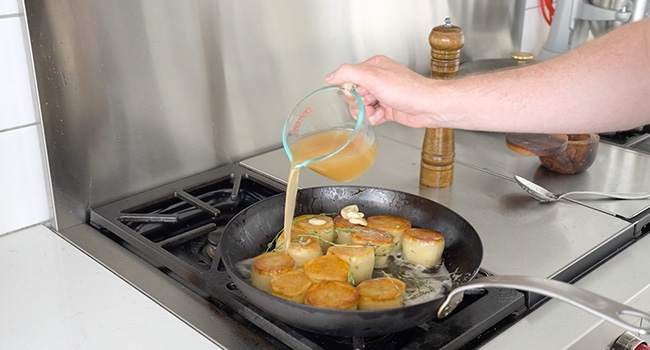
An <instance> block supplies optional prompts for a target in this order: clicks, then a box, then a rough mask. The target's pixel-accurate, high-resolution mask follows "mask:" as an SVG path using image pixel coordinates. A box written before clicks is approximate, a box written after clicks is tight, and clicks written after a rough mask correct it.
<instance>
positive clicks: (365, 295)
mask: <svg viewBox="0 0 650 350" xmlns="http://www.w3.org/2000/svg"><path fill="white" fill-rule="evenodd" d="M405 290H406V284H404V282H402V281H400V280H398V279H396V278H389V277H380V278H374V279H370V280H367V281H364V282H362V283H361V284H359V285H358V286H357V291H358V292H359V302H358V308H359V310H378V309H391V308H396V307H400V306H403V305H404V291H405Z"/></svg>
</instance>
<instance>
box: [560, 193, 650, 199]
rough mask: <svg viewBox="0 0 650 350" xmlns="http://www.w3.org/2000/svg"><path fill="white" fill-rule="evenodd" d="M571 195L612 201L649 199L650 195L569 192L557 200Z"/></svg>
mask: <svg viewBox="0 0 650 350" xmlns="http://www.w3.org/2000/svg"><path fill="white" fill-rule="evenodd" d="M572 194H583V195H584V194H586V195H593V196H602V197H609V198H614V199H647V198H650V194H648V193H646V192H633V193H622V192H598V191H571V192H566V193H563V194H562V195H561V196H559V198H564V197H566V196H569V195H572Z"/></svg>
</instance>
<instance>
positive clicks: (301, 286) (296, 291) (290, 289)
mask: <svg viewBox="0 0 650 350" xmlns="http://www.w3.org/2000/svg"><path fill="white" fill-rule="evenodd" d="M312 284H314V283H313V282H312V281H311V280H310V279H309V277H307V275H305V273H304V272H302V271H296V270H294V271H289V272H287V273H283V274H281V275H279V276H276V277H274V278H273V279H272V280H271V294H273V295H275V296H276V297H279V298H282V299H286V300H290V301H293V302H295V303H300V304H303V303H304V302H305V293H306V292H307V289H309V287H311V286H312Z"/></svg>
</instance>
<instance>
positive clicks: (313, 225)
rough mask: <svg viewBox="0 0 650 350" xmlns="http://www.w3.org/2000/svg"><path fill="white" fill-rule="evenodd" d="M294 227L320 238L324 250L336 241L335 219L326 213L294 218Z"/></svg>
mask: <svg viewBox="0 0 650 350" xmlns="http://www.w3.org/2000/svg"><path fill="white" fill-rule="evenodd" d="M293 227H294V228H295V229H298V230H300V231H302V232H306V233H307V234H309V235H310V236H311V237H313V238H315V239H317V240H318V244H320V246H321V249H322V250H323V252H325V251H327V248H329V247H330V246H331V245H332V243H334V242H335V241H336V232H335V231H334V220H333V219H332V218H331V217H329V216H325V215H301V216H298V217H295V218H294V219H293Z"/></svg>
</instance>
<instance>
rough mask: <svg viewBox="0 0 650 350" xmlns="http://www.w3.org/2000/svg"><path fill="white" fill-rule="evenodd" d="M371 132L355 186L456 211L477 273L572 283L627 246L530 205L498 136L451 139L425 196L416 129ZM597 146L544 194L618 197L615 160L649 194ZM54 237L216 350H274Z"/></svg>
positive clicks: (527, 163)
mask: <svg viewBox="0 0 650 350" xmlns="http://www.w3.org/2000/svg"><path fill="white" fill-rule="evenodd" d="M377 131H378V134H379V135H380V138H379V147H380V151H379V156H378V158H377V161H376V163H375V164H374V165H373V167H372V168H371V170H370V171H369V172H368V173H367V174H365V175H364V176H362V177H361V178H359V179H358V180H357V181H355V182H354V184H362V185H369V186H377V187H385V188H392V189H397V190H402V191H405V192H410V193H415V194H418V195H421V196H424V197H427V198H431V199H433V200H435V201H438V202H440V203H441V204H443V205H446V206H448V207H450V208H451V209H453V210H455V211H456V212H458V213H459V214H460V215H462V216H464V217H465V218H466V219H467V220H468V221H469V222H470V223H472V224H473V225H474V226H475V227H476V229H477V231H478V232H479V234H480V235H481V238H482V240H483V244H484V248H485V255H484V261H483V268H484V269H486V270H488V271H489V272H492V273H495V274H525V275H534V276H541V277H552V278H558V279H562V280H570V279H572V278H573V277H575V276H574V275H576V274H577V273H578V272H577V271H578V268H577V267H579V266H580V265H582V264H593V263H594V262H593V261H590V257H591V256H593V255H592V254H590V253H592V252H594V251H603V252H605V253H607V252H608V251H609V250H611V249H612V248H611V247H612V246H616V245H620V244H624V243H625V242H628V241H631V240H632V238H633V235H634V232H635V224H634V223H631V222H628V221H625V220H623V219H621V218H618V217H614V216H611V215H606V214H604V213H602V212H599V211H596V210H593V209H589V208H586V207H583V206H580V205H576V204H573V203H569V202H558V203H554V204H542V203H539V202H537V201H535V200H534V199H532V198H531V197H529V196H528V195H527V194H526V193H525V192H523V190H521V189H520V188H519V187H518V185H517V184H516V183H515V182H514V181H513V180H512V177H511V175H512V174H515V173H516V174H521V175H523V176H526V177H529V178H533V179H535V180H538V179H539V178H534V177H533V175H534V174H536V173H537V172H538V171H540V170H539V165H538V162H537V159H536V158H534V157H525V156H521V155H518V154H516V153H514V152H511V151H510V150H508V149H507V148H506V147H505V146H503V144H502V142H501V141H500V140H502V138H500V137H501V136H502V135H498V134H484V133H470V132H457V164H456V173H455V178H454V184H453V185H452V186H450V187H448V188H442V189H433V188H423V187H420V186H419V181H418V176H419V163H420V149H419V143H420V142H421V140H422V134H423V130H415V129H406V128H401V127H398V126H396V125H385V126H380V127H378V128H377ZM601 146H602V147H601V153H600V154H599V159H598V161H597V163H596V164H595V165H594V167H592V168H591V169H590V170H589V172H588V173H587V174H585V175H580V176H579V177H577V176H576V177H572V178H568V179H564V180H562V179H560V180H561V181H560V180H558V181H557V182H555V181H552V177H549V178H548V179H547V178H543V179H542V180H544V182H542V181H540V182H542V183H544V184H545V185H548V187H551V185H554V184H556V183H558V184H564V185H566V183H565V182H566V181H578V183H580V182H581V181H582V182H583V183H584V184H587V185H589V184H594V183H601V184H603V183H604V184H607V185H608V186H610V187H606V188H603V189H608V190H620V188H618V187H616V186H614V185H615V183H612V182H608V181H607V179H609V178H610V175H608V174H612V171H613V174H617V171H618V170H611V171H610V169H609V165H608V164H606V161H620V160H619V159H618V158H617V156H618V155H620V154H623V155H625V158H626V161H625V166H626V170H627V171H630V172H632V173H635V174H637V175H635V176H633V177H632V179H633V181H637V182H636V184H637V185H638V186H640V187H639V188H636V187H635V188H634V190H646V191H647V190H650V184H648V180H647V179H645V178H639V177H643V176H642V174H641V175H639V174H638V173H637V172H639V171H642V169H647V168H648V167H650V159H649V158H648V157H643V156H641V155H638V154H635V153H633V152H630V153H629V154H626V153H627V151H625V152H619V150H618V149H615V148H611V147H606V146H605V145H601ZM617 164H618V163H617ZM617 164H614V165H611V166H617ZM241 165H243V166H246V167H250V168H254V169H257V171H259V172H261V173H264V174H266V175H267V176H269V177H271V178H274V179H276V180H277V181H280V182H284V181H286V176H287V174H288V166H289V164H288V161H287V158H286V155H285V154H284V151H283V150H281V149H278V150H275V151H271V152H269V153H265V154H262V155H259V156H256V157H253V158H250V159H246V160H245V161H243V162H241ZM630 181H631V180H630ZM329 184H334V183H333V182H331V181H329V180H327V179H325V178H323V177H322V176H320V175H318V174H316V173H313V172H311V171H309V170H305V171H304V172H303V173H302V174H301V180H300V185H301V187H309V186H318V185H329ZM564 185H563V186H564ZM558 186H559V185H558ZM622 186H628V187H626V188H632V187H633V186H631V185H625V184H623V185H622ZM551 188H553V189H557V188H555V187H551ZM647 204H649V203H644V205H647ZM60 234H61V235H62V236H63V237H65V238H66V239H68V240H69V241H70V242H72V243H73V244H75V245H76V246H78V247H79V248H80V249H82V250H83V251H85V252H86V253H87V254H89V255H90V256H92V257H93V258H95V259H96V260H98V261H100V262H101V263H102V264H103V265H105V266H106V267H107V268H109V269H110V270H112V271H114V272H115V273H116V274H118V275H119V276H120V277H122V278H123V279H125V280H126V281H128V282H129V283H131V284H132V285H133V286H134V287H135V288H137V289H138V290H140V291H142V292H143V293H145V294H146V295H148V296H149V297H151V298H152V299H153V300H155V301H156V302H157V303H158V304H160V305H161V306H163V307H164V308H166V309H168V310H170V311H171V312H172V313H174V314H175V315H177V316H178V317H179V318H181V319H182V320H184V321H185V322H187V323H188V324H190V325H191V326H192V327H194V328H195V329H196V330H197V331H198V332H200V333H202V334H204V335H206V336H207V337H208V338H210V339H211V340H212V341H213V342H215V343H216V344H219V345H220V346H222V347H224V348H229V349H237V348H246V347H247V346H249V345H250V344H256V347H258V348H261V349H272V348H275V346H274V345H273V344H272V343H270V342H269V341H268V340H267V339H264V338H263V337H261V336H260V335H258V334H256V331H255V329H249V328H245V327H244V326H242V325H241V324H240V323H239V322H238V321H237V320H234V319H233V318H232V315H229V314H228V313H227V312H225V311H223V310H221V309H219V308H216V307H214V306H213V305H212V304H210V303H209V302H208V301H206V300H204V299H203V298H202V297H201V296H199V295H197V294H196V293H194V292H192V291H190V290H188V289H187V288H186V287H184V286H182V285H181V284H180V283H177V282H176V281H174V280H173V279H171V278H170V277H169V276H167V275H165V274H164V273H163V272H161V271H159V270H158V269H157V268H156V267H154V266H152V265H149V264H148V263H146V262H145V261H143V260H142V259H140V258H139V257H137V256H135V255H134V254H132V253H131V252H129V251H127V250H126V249H124V248H123V247H121V246H120V245H118V244H117V243H115V242H113V241H111V240H110V239H109V238H107V237H106V236H104V235H103V234H101V233H100V232H99V231H97V230H95V229H93V228H92V227H90V226H88V225H86V224H80V225H77V226H73V227H71V228H68V229H65V230H63V231H61V232H60Z"/></svg>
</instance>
